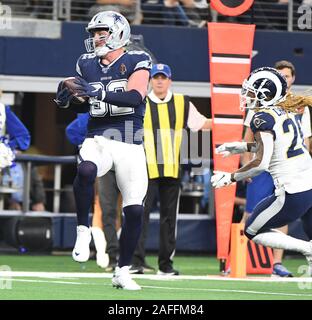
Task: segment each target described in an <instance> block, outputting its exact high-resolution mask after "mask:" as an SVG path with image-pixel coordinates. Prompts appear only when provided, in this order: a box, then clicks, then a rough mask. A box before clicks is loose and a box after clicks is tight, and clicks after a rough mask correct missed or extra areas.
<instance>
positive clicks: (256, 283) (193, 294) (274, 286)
mask: <svg viewBox="0 0 312 320" xmlns="http://www.w3.org/2000/svg"><path fill="white" fill-rule="evenodd" d="M148 262H149V263H150V264H152V265H153V266H156V265H157V264H156V257H154V256H151V257H148ZM285 265H286V266H287V267H288V268H289V269H290V270H291V271H292V272H293V273H294V275H295V278H288V279H280V278H271V277H270V276H263V275H262V276H250V275H249V276H248V277H247V278H244V279H231V278H229V277H222V276H220V275H219V271H218V261H217V260H216V259H215V258H212V257H198V256H196V257H195V256H177V257H176V258H175V267H176V268H177V269H179V270H180V271H181V276H178V277H163V276H157V275H156V274H145V275H134V278H135V279H136V280H137V282H138V283H139V284H140V285H141V286H142V290H141V291H136V292H128V291H123V290H116V289H114V288H112V286H111V277H112V274H111V273H105V272H103V271H102V270H101V269H100V268H98V267H97V266H96V263H95V261H94V260H90V261H88V262H87V263H85V264H78V263H75V262H74V261H72V259H71V257H69V256H53V255H50V256H30V255H6V256H0V268H1V270H5V268H7V269H9V271H1V272H0V295H1V300H37V299H38V300H312V278H307V277H305V276H303V275H302V274H300V273H298V271H299V272H301V270H305V266H306V261H305V259H299V258H297V257H296V258H292V259H285ZM300 268H301V269H300Z"/></svg>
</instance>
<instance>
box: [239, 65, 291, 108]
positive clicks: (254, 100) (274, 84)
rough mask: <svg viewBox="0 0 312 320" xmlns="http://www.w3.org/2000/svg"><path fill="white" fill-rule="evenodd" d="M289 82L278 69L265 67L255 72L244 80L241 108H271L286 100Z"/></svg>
mask: <svg viewBox="0 0 312 320" xmlns="http://www.w3.org/2000/svg"><path fill="white" fill-rule="evenodd" d="M286 93H287V82H286V79H285V78H284V76H283V75H282V74H280V73H279V72H278V71H277V70H276V69H274V68H270V67H263V68H259V69H256V70H254V71H253V72H252V73H251V74H250V75H249V77H248V78H247V79H246V80H244V82H243V85H242V91H241V94H240V108H241V109H242V110H244V109H254V108H270V107H274V106H275V105H276V104H277V103H278V102H280V101H283V100H284V99H285V96H286Z"/></svg>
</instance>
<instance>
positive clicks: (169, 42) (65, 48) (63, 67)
mask: <svg viewBox="0 0 312 320" xmlns="http://www.w3.org/2000/svg"><path fill="white" fill-rule="evenodd" d="M84 27H85V25H84V24H81V23H74V22H70V23H69V22H64V23H63V24H62V38H61V39H59V40H55V39H38V38H15V37H1V38H0V57H1V59H0V74H4V75H29V76H47V77H66V76H70V75H73V74H74V72H75V63H76V60H77V58H78V57H79V56H80V54H82V53H84V52H85V49H84V44H83V40H84V39H85V38H87V33H86V32H85V30H84ZM132 33H133V34H142V35H143V36H144V43H145V45H146V47H147V48H148V49H149V50H151V51H152V52H153V53H154V55H155V56H156V58H157V60H158V61H159V62H164V63H167V64H169V65H170V66H171V67H172V70H173V75H174V80H175V81H197V82H209V63H208V35H207V29H195V28H183V27H156V26H134V27H133V28H132ZM311 40H312V34H311V33H309V32H305V33H304V32H293V33H289V32H278V31H275V32H271V31H257V32H256V36H255V44H254V50H256V51H258V54H257V55H256V56H255V58H254V59H253V64H252V68H256V67H260V66H264V65H273V64H274V62H275V61H277V60H282V59H286V60H290V61H292V62H293V63H294V65H295V66H296V69H297V79H296V84H310V83H311V82H312V81H311V76H310V75H311V74H312V64H311V56H312V41H311Z"/></svg>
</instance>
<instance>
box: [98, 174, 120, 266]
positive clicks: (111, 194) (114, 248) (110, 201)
mask: <svg viewBox="0 0 312 320" xmlns="http://www.w3.org/2000/svg"><path fill="white" fill-rule="evenodd" d="M98 187H99V198H100V205H101V209H102V212H103V216H102V218H103V226H104V234H105V239H106V242H107V246H106V253H107V254H108V255H109V259H110V263H116V261H117V256H118V253H119V242H118V238H117V232H116V219H117V214H118V210H117V206H118V195H119V189H118V186H117V182H116V177H115V172H114V171H111V170H110V171H108V172H107V173H106V174H105V175H104V176H103V177H100V178H99V179H98Z"/></svg>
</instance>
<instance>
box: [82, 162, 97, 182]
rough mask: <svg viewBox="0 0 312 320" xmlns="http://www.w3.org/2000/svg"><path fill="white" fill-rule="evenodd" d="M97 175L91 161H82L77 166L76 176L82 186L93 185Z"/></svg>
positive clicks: (95, 167)
mask: <svg viewBox="0 0 312 320" xmlns="http://www.w3.org/2000/svg"><path fill="white" fill-rule="evenodd" d="M96 175H97V166H96V165H95V164H94V163H93V162H91V161H83V162H81V163H80V164H79V165H78V168H77V176H78V178H79V182H80V183H83V184H89V183H93V182H94V180H95V178H96Z"/></svg>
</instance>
